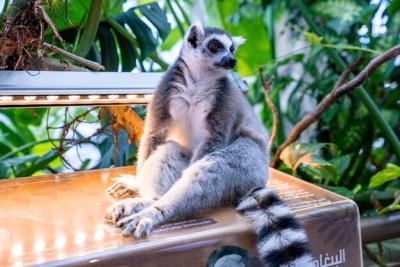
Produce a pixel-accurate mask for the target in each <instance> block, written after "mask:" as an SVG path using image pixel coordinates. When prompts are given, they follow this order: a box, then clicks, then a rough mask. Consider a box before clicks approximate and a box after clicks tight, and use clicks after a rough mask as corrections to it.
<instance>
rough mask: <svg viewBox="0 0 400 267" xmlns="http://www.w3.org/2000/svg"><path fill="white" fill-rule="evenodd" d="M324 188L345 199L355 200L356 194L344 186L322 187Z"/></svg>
mask: <svg viewBox="0 0 400 267" xmlns="http://www.w3.org/2000/svg"><path fill="white" fill-rule="evenodd" d="M322 187H323V188H325V189H328V190H329V191H332V192H335V193H336V194H339V195H342V196H344V197H348V198H353V197H354V193H353V192H352V191H350V190H349V189H347V188H346V187H343V186H329V185H322Z"/></svg>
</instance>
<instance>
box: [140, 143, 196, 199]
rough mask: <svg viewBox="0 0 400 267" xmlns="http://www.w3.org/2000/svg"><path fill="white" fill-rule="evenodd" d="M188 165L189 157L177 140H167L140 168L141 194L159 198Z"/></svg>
mask: <svg viewBox="0 0 400 267" xmlns="http://www.w3.org/2000/svg"><path fill="white" fill-rule="evenodd" d="M188 165H189V157H188V156H187V155H186V154H185V153H184V151H183V149H182V147H181V146H180V145H179V144H178V143H177V142H174V141H167V142H166V143H165V144H163V145H160V146H158V147H157V149H156V150H155V151H154V152H153V153H152V154H151V155H150V157H149V158H148V159H147V160H146V161H144V163H143V165H142V167H141V169H140V174H139V176H138V182H139V193H140V195H141V196H142V197H144V198H147V199H153V200H157V199H159V198H160V197H161V196H163V195H164V194H165V193H166V192H167V191H168V190H169V189H170V188H171V186H172V185H173V184H174V183H175V182H176V180H178V179H179V178H180V177H181V175H182V171H183V170H184V169H186V168H187V167H188Z"/></svg>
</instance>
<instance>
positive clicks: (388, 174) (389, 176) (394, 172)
mask: <svg viewBox="0 0 400 267" xmlns="http://www.w3.org/2000/svg"><path fill="white" fill-rule="evenodd" d="M399 177H400V167H399V166H397V165H394V164H390V163H388V165H387V167H386V168H385V169H383V170H382V171H380V172H378V173H377V174H375V175H374V176H372V177H371V180H370V182H369V188H375V187H378V186H381V185H383V184H384V183H387V182H390V181H393V180H395V179H397V178H399Z"/></svg>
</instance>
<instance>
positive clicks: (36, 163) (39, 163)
mask: <svg viewBox="0 0 400 267" xmlns="http://www.w3.org/2000/svg"><path fill="white" fill-rule="evenodd" d="M57 157H58V154H57V152H56V151H55V150H51V151H49V152H47V153H46V154H45V155H44V156H42V157H37V158H36V159H35V160H33V161H32V164H31V166H30V167H28V168H26V169H24V170H22V171H20V172H18V173H17V174H16V176H17V177H26V176H30V175H32V174H33V173H35V172H36V171H38V170H42V169H44V168H46V167H47V166H48V165H49V163H50V162H52V161H53V160H55V159H56V158H57Z"/></svg>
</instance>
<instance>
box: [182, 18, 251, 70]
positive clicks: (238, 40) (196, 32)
mask: <svg viewBox="0 0 400 267" xmlns="http://www.w3.org/2000/svg"><path fill="white" fill-rule="evenodd" d="M244 41H245V40H244V39H243V38H242V37H232V36H231V35H230V34H229V33H227V32H225V31H224V30H221V29H218V28H203V26H202V25H201V24H200V23H195V24H193V25H191V26H190V28H189V30H188V33H187V34H186V38H185V43H184V46H183V49H182V53H186V54H187V55H190V57H188V58H189V59H192V60H195V61H197V62H193V63H194V64H196V63H197V64H201V65H202V66H203V67H207V68H208V69H212V70H216V71H219V70H221V71H226V70H229V69H232V68H234V67H235V65H236V59H235V57H234V53H235V51H236V49H237V48H238V46H239V45H241V44H242V43H244Z"/></svg>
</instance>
